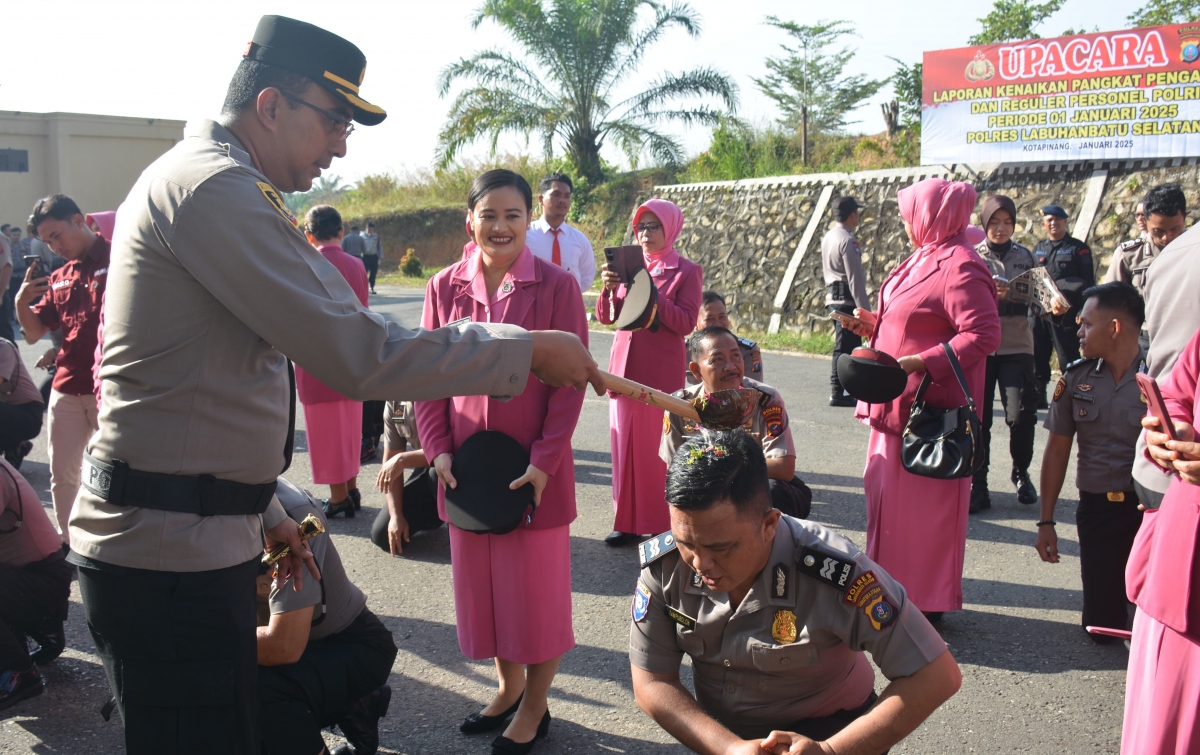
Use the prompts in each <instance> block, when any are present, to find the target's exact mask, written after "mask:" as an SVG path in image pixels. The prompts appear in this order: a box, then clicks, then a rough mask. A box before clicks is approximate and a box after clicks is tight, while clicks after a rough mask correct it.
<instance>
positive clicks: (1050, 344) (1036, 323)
mask: <svg viewBox="0 0 1200 755" xmlns="http://www.w3.org/2000/svg"><path fill="white" fill-rule="evenodd" d="M1029 325H1030V327H1031V328H1033V371H1034V376H1035V377H1036V378H1037V383H1038V388H1039V389H1042V388H1044V387H1045V386H1046V385H1047V384H1048V383H1049V382H1050V378H1051V376H1052V372H1051V370H1050V355H1051V354H1053V353H1054V331H1053V330H1052V328H1053V326H1052V325H1051V324H1050V323H1049V321H1047V320H1043V319H1042V318H1040V317H1031V318H1029ZM1066 366H1067V365H1065V364H1060V365H1059V367H1060V368H1062V367H1066Z"/></svg>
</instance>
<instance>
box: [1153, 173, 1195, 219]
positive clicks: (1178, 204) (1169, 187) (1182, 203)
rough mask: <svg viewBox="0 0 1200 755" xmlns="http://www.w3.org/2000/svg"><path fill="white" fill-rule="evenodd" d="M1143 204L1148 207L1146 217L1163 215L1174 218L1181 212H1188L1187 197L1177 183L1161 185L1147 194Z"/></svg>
mask: <svg viewBox="0 0 1200 755" xmlns="http://www.w3.org/2000/svg"><path fill="white" fill-rule="evenodd" d="M1142 203H1143V204H1144V205H1146V208H1145V213H1146V217H1150V216H1151V215H1162V216H1163V217H1165V218H1173V217H1175V216H1176V215H1178V214H1179V213H1181V212H1187V197H1185V196H1184V195H1183V189H1181V188H1179V184H1177V183H1174V182H1172V183H1167V184H1159V185H1158V186H1155V187H1154V188H1152V189H1150V191H1148V192H1146V197H1145V199H1143V200H1142Z"/></svg>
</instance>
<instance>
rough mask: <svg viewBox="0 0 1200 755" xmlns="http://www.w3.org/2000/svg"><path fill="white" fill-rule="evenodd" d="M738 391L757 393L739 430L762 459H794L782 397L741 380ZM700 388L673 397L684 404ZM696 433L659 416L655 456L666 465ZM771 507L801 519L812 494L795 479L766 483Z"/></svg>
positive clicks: (667, 415)
mask: <svg viewBox="0 0 1200 755" xmlns="http://www.w3.org/2000/svg"><path fill="white" fill-rule="evenodd" d="M742 387H743V388H750V389H753V390H756V391H758V393H759V400H758V404H757V405H756V406H755V408H754V411H752V412H751V413H750V416H749V417H748V418H747V419H746V422H745V424H744V425H743V429H744V430H745V431H746V432H748V433H750V434H751V435H752V436H754V437H755V438H757V439H758V440H759V441H760V442H761V443H762V446H763V455H764V456H766V457H767V458H768V459H777V458H782V457H785V456H795V455H796V444H795V443H794V442H793V440H792V428H791V425H790V423H789V421H788V413H787V407H786V406H784V403H783V396H781V395H779V391H777V390H775V389H774V388H772V387H771V386H769V385H765V384H763V383H760V382H758V381H757V380H752V379H751V378H749V377H745V378H742ZM703 392H704V385H703V384H697V385H693V386H688V387H687V388H683V389H681V390H678V391H676V392H675V394H674V395H675V396H677V397H679V398H682V399H684V400H686V401H691V400H692V399H694V398H696V397H698V396H700V395H701V394H702V393H703ZM698 432H700V425H699V424H697V423H696V422H695V421H693V420H690V419H686V418H684V417H680V416H679V415H677V414H672V413H671V412H663V436H662V440H661V441H660V442H659V446H658V456H659V458H661V459H662V460H663V461H664V462H666V463H667V464H668V465H669V464H670V463H671V459H672V458H674V456H675V451H676V450H677V449H678V448H679V447H680V446H682V445H683V444H684V441H686V440H687V439H688V438H690V437H691V436H693V435H695V434H696V433H698ZM770 485H771V505H772V506H774V507H775V508H777V509H779V510H780V511H782V512H783V513H785V514H788V515H790V516H794V517H796V518H798V519H804V518H805V517H807V516H808V514H809V512H810V511H811V509H812V491H811V490H809V488H808V486H807V485H805V484H804V481H803V480H801V479H800V476H799V475H794V476H793V477H792V479H791V480H790V481H788V480H775V479H772V480H770Z"/></svg>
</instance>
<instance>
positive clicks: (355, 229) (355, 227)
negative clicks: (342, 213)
mask: <svg viewBox="0 0 1200 755" xmlns="http://www.w3.org/2000/svg"><path fill="white" fill-rule="evenodd" d="M350 233H358V226H356V225H352V226H350Z"/></svg>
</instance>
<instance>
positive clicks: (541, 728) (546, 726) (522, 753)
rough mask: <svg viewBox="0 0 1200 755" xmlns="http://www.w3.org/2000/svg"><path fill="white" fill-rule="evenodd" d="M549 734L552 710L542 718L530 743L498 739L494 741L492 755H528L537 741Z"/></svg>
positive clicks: (547, 710) (548, 710) (505, 738)
mask: <svg viewBox="0 0 1200 755" xmlns="http://www.w3.org/2000/svg"><path fill="white" fill-rule="evenodd" d="M549 732H550V709H549V708H546V715H544V716H542V722H541V723H540V724H538V727H537V733H536V734H534V735H533V739H531V740H529V741H528V742H514V741H512V740H511V739H509V738H508V737H496V738H495V739H494V740H492V755H526V753H528V752H532V751H533V746H534V745H535V744H536V743H537V741H538V740H539V739H541V738H542V737H544V736H546V735H547V734H548V733H549Z"/></svg>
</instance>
